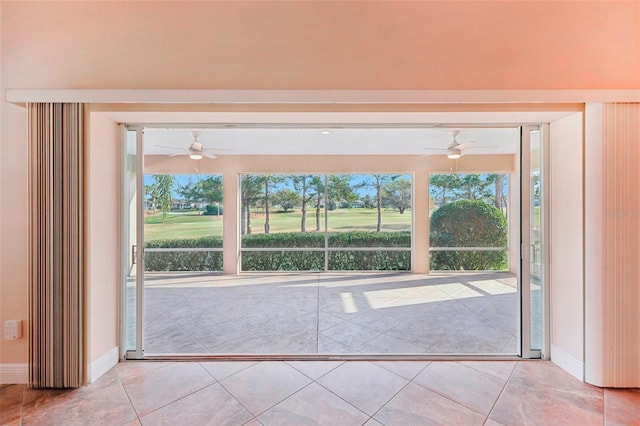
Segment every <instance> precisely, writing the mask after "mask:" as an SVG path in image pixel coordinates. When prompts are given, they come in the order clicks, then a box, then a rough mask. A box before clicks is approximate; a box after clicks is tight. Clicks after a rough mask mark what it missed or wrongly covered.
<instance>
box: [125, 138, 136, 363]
mask: <svg viewBox="0 0 640 426" xmlns="http://www.w3.org/2000/svg"><path fill="white" fill-rule="evenodd" d="M124 163H125V171H124V172H125V179H124V188H123V190H124V194H125V198H124V209H125V212H124V217H125V220H126V224H127V225H126V227H125V230H124V237H125V247H126V251H127V252H126V255H125V257H126V262H127V263H126V270H125V274H126V275H125V298H124V299H125V300H124V303H125V308H124V310H125V330H124V331H125V339H124V340H125V341H124V345H125V350H126V351H135V349H136V259H135V254H136V253H135V252H136V250H137V247H136V235H137V229H138V220H137V214H136V212H137V210H136V209H137V202H138V197H137V193H136V131H135V130H127V131H126V139H125V162H124Z"/></svg>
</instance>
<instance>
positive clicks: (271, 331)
mask: <svg viewBox="0 0 640 426" xmlns="http://www.w3.org/2000/svg"><path fill="white" fill-rule="evenodd" d="M196 127H197V126H191V128H184V129H169V130H167V129H155V128H148V129H146V130H145V132H144V134H142V133H143V132H142V127H131V128H130V130H129V133H130V137H129V139H130V140H135V143H136V147H137V149H138V151H137V152H139V153H140V155H139V156H136V155H134V157H135V159H130V160H131V161H133V162H135V163H136V164H137V165H138V169H137V170H140V171H139V172H138V173H134V175H135V176H136V179H137V185H135V188H136V190H137V191H138V193H139V194H141V196H140V197H137V198H136V197H130V198H131V199H135V200H136V203H138V204H142V207H138V208H137V210H136V215H134V216H135V217H134V218H133V219H131V221H132V222H134V221H135V222H136V223H137V224H138V225H137V227H138V228H141V229H139V230H137V231H136V233H135V241H136V244H133V245H134V246H136V247H144V249H143V250H137V249H135V252H134V255H133V256H132V258H133V259H135V260H136V262H137V264H136V265H135V267H134V266H133V265H132V268H131V269H130V270H135V271H136V272H135V274H131V276H130V279H129V286H128V288H127V289H128V292H129V294H131V295H133V296H132V297H130V298H129V299H128V304H127V311H128V316H127V327H128V328H127V330H131V331H132V333H131V336H134V339H129V340H128V343H129V347H128V348H129V350H130V351H131V354H132V355H131V357H143V356H145V355H149V354H169V355H175V354H193V353H196V354H208V355H255V354H260V355H266V356H269V355H278V354H280V355H282V354H287V355H318V356H326V355H347V354H371V355H376V354H388V353H393V354H400V355H406V354H413V355H424V354H452V355H455V354H458V355H459V354H465V355H468V354H473V355H478V356H481V355H502V354H508V355H515V354H517V353H518V352H519V337H521V336H520V331H519V327H520V317H519V316H520V303H521V300H520V298H521V297H522V295H523V293H522V292H521V291H520V287H519V281H518V277H517V274H518V273H519V271H520V270H519V264H520V258H519V253H518V252H517V251H516V252H514V250H516V248H517V247H519V245H520V244H519V238H520V212H519V209H520V203H519V201H520V200H519V197H518V196H515V195H514V194H516V193H518V192H519V188H518V186H519V184H520V178H519V173H520V167H521V163H520V154H519V150H520V146H521V142H522V141H521V128H520V127H512V126H508V127H490V128H487V127H483V128H467V129H465V130H463V131H458V132H456V133H455V135H454V134H453V133H452V129H442V128H438V129H432V128H428V127H418V126H403V127H399V128H393V127H391V128H386V127H382V126H381V127H371V128H367V127H353V128H347V129H337V128H330V130H327V128H318V127H316V126H301V127H302V128H282V127H277V128H261V129H256V128H253V127H250V126H249V127H247V128H243V127H242V126H238V127H236V128H235V129H229V128H224V127H215V126H213V127H211V128H207V129H204V130H203V129H200V130H199V131H198V132H199V135H200V139H199V141H200V142H201V144H202V145H200V149H211V154H212V155H211V156H214V157H217V158H209V157H207V156H204V155H203V156H200V158H194V157H193V156H192V154H193V152H192V151H193V143H192V140H191V136H192V134H193V131H194V130H193V129H194V128H196ZM342 130H344V131H342ZM331 135H334V136H335V137H333V138H328V137H327V136H331ZM261 137H262V138H263V139H262V140H261V139H260V138H261ZM456 137H458V138H460V139H461V140H464V141H465V142H466V143H467V145H468V150H465V151H463V152H461V153H460V154H462V155H459V156H458V157H455V155H454V156H451V155H450V151H452V150H453V151H461V150H460V149H459V148H452V146H451V144H452V143H453V142H455V141H456ZM243 138H248V139H243ZM264 138H266V139H264ZM248 140H249V141H251V142H247V141H248ZM256 140H257V141H259V142H256ZM452 140H453V142H452ZM185 141H187V142H185ZM417 141H418V142H417ZM245 144H246V145H245ZM265 146H266V147H268V148H265ZM301 147H302V148H301ZM261 150H262V151H261ZM269 150H270V151H269ZM286 150H290V151H289V153H284V152H287V151H286ZM291 151H293V152H291ZM317 151H321V152H320V153H318V154H316V155H314V152H317ZM178 152H179V153H181V154H177V153H178ZM176 154H177V155H176ZM183 154H184V155H183ZM363 154H366V155H363ZM454 154H457V153H454ZM129 155H131V154H129ZM445 175H449V176H457V177H461V179H462V180H463V181H464V182H465V184H466V185H467V188H466V189H467V193H468V194H471V198H474V197H475V199H476V201H478V203H482V205H490V204H492V203H493V205H494V206H493V208H494V209H496V210H497V211H498V212H499V213H500V214H501V215H502V216H501V217H503V218H504V223H503V228H504V229H503V231H504V235H502V237H496V238H497V239H495V240H487V241H485V243H486V244H483V245H482V246H476V245H469V244H467V245H466V246H464V245H463V246H458V245H456V244H457V243H453V242H449V243H447V244H441V242H437V241H435V240H433V241H430V235H431V236H432V237H433V235H434V234H435V232H434V231H435V230H434V229H433V226H434V222H435V220H434V218H433V214H435V209H440V208H444V207H445V206H444V205H445V204H451V203H455V202H457V201H459V200H458V199H456V200H453V199H451V196H449V198H447V195H445V196H444V197H443V199H442V200H443V201H444V203H443V202H440V204H438V203H437V202H436V201H435V200H433V202H432V198H433V197H432V195H431V194H432V191H431V189H430V186H429V185H430V182H431V184H433V181H434V179H433V177H434V176H445ZM465 179H466V180H465ZM436 180H437V179H436ZM165 181H166V182H173V187H171V188H169V189H168V190H165V193H168V194H169V198H170V200H169V201H166V200H165V203H164V204H165V207H164V208H163V209H162V211H160V209H158V206H157V205H156V202H155V201H154V194H153V191H154V189H155V190H157V188H154V185H155V184H156V183H157V184H160V183H163V182H164V183H166V182H165ZM178 181H179V182H180V183H179V184H176V182H178ZM476 181H478V182H479V183H478V182H476ZM473 182H475V184H476V186H477V187H478V188H477V189H474V190H473V191H471V190H470V189H469V185H470V183H473ZM204 183H207V184H209V183H211V184H212V185H213V184H214V183H215V184H217V185H218V193H219V197H218V198H215V197H213V196H211V197H209V198H210V199H207V200H206V201H205V197H204V195H202V188H201V189H200V192H198V190H197V189H198V187H199V186H200V187H201V186H202V185H204ZM156 186H157V185H156ZM210 186H211V185H210ZM481 187H482V188H481ZM490 188H493V189H490ZM462 191H463V188H462V187H460V188H459V189H458V190H457V193H458V195H457V198H463V197H460V194H462ZM469 191H471V192H469ZM474 191H475V192H474ZM478 191H479V192H482V191H484V192H485V195H487V194H489V195H491V194H493V198H492V197H490V196H484V197H480V196H479V195H478V194H479V192H478ZM492 191H493V192H492ZM194 194H199V195H194ZM223 195H224V200H223V199H222V198H223V197H222V196H223ZM223 201H224V202H223ZM303 201H304V203H303ZM216 203H217V204H216ZM496 203H499V205H498V206H496V205H495V204H496ZM167 206H169V207H167ZM216 206H217V207H216ZM152 208H155V210H156V211H155V213H152V214H151V213H150V212H149V211H147V210H149V209H152ZM215 208H217V209H218V210H217V211H215V212H214V210H215ZM207 209H208V210H211V212H212V213H217V214H214V215H213V216H214V217H205V216H206V215H207V212H208V210H207ZM130 211H132V210H130ZM139 215H142V216H139ZM141 217H143V218H144V220H141ZM468 222H469V221H468V220H467V221H466V222H465V221H463V223H468ZM429 223H431V224H432V226H431V229H430V228H429V226H428V224H429ZM201 225H202V226H203V228H200V231H198V229H199V226H201ZM425 225H426V226H425ZM216 226H218V228H215V227H216ZM481 226H482V225H481ZM170 227H171V228H172V229H171V230H169V229H168V228H170ZM130 229H137V228H136V226H133V227H130ZM214 229H218V230H219V234H216V235H213V233H215V232H218V231H215V230H214ZM192 232H205V233H207V235H199V234H198V235H195V234H194V235H192V234H191V233H192ZM208 234H212V235H208ZM441 234H442V233H441ZM153 235H156V236H157V235H164V236H170V238H163V239H159V238H157V239H154V238H152V236H153ZM206 238H209V240H210V241H209V240H207V241H208V242H207V243H202V244H200V243H198V242H197V241H196V240H201V239H206ZM159 240H162V242H161V243H159V242H158V241H159ZM214 240H215V241H214ZM474 244H477V243H474ZM453 249H455V250H453ZM461 252H464V253H461ZM469 252H474V253H469ZM514 253H515V254H514ZM468 254H474V255H475V259H476V260H475V261H471V260H470V259H471V258H472V257H473V256H471V257H470V256H468ZM456 257H457V258H465V257H466V260H465V261H464V262H466V263H460V262H459V259H458V260H456V261H454V260H452V259H454V258H456ZM446 258H448V259H449V260H448V261H447V260H446ZM478 258H480V259H483V258H484V260H485V261H478ZM203 259H204V260H203ZM443 259H445V260H443ZM487 259H489V260H487ZM447 262H448V263H447ZM487 262H488V263H487ZM443 265H444V266H443ZM487 265H489V266H487ZM221 270H222V271H225V272H227V273H225V274H223V273H221V272H220V271H221ZM436 270H437V271H436ZM230 271H233V272H235V273H231V274H229V273H228V272H230ZM408 272H409V273H408ZM410 272H413V273H410ZM425 272H431V273H425ZM238 273H240V274H238ZM135 318H140V319H141V321H138V322H136V321H135Z"/></svg>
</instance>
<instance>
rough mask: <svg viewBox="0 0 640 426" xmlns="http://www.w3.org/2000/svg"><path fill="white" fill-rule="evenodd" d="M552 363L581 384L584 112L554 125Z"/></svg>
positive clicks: (552, 147) (551, 170) (551, 149)
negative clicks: (577, 379)
mask: <svg viewBox="0 0 640 426" xmlns="http://www.w3.org/2000/svg"><path fill="white" fill-rule="evenodd" d="M549 136H550V138H549V140H550V150H549V151H550V153H549V154H550V159H549V162H550V164H549V165H550V194H549V195H550V216H551V218H550V236H549V237H550V238H549V246H550V248H551V251H550V265H549V267H550V291H551V353H550V354H551V360H552V361H553V362H555V363H556V364H558V365H560V366H561V367H562V368H564V369H565V370H567V371H569V372H570V373H571V374H573V375H574V376H576V377H578V378H580V379H583V377H584V374H583V370H584V356H583V346H584V339H583V333H584V324H583V322H584V320H583V315H584V310H583V301H584V275H583V266H584V262H583V243H584V238H583V201H582V198H583V184H582V178H583V170H582V169H583V166H582V161H583V148H582V146H583V142H582V141H583V137H582V113H577V114H574V115H571V116H569V117H566V118H563V119H561V120H558V121H555V122H553V123H551V125H550V135H549Z"/></svg>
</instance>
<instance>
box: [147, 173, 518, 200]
mask: <svg viewBox="0 0 640 426" xmlns="http://www.w3.org/2000/svg"><path fill="white" fill-rule="evenodd" d="M174 176H175V179H176V183H177V185H176V189H177V188H178V187H180V186H185V185H187V184H188V183H189V182H197V181H199V180H203V179H207V178H209V177H211V176H220V175H211V174H200V173H198V174H195V173H194V174H175V175H174ZM350 176H351V177H352V178H351V183H352V185H354V186H356V185H360V184H362V183H364V182H365V181H366V180H367V178H368V177H369V176H371V175H366V174H352V175H350ZM400 176H401V177H402V178H403V179H409V180H411V175H410V174H404V175H400ZM152 183H153V175H151V174H145V175H144V184H145V185H150V184H152ZM283 188H289V189H291V190H293V184H291V183H290V182H288V183H287V184H281V185H280V187H279V188H278V189H283ZM489 190H490V191H493V187H491V188H489ZM505 192H507V193H508V182H507V184H506V185H505ZM356 193H357V194H358V195H359V196H360V197H365V196H366V195H371V196H373V195H374V194H375V189H374V188H372V187H370V186H364V187H360V188H358V189H357V190H356ZM437 193H438V191H437V190H435V189H431V190H430V194H431V196H434V195H435V194H437ZM173 196H174V198H180V194H178V192H177V190H174V193H173Z"/></svg>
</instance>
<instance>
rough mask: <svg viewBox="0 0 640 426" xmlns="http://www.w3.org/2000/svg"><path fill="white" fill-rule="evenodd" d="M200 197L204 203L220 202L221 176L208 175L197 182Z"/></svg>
mask: <svg viewBox="0 0 640 426" xmlns="http://www.w3.org/2000/svg"><path fill="white" fill-rule="evenodd" d="M199 186H200V191H201V193H202V199H203V201H205V202H206V203H209V204H213V203H220V202H222V177H220V176H209V177H208V178H206V179H203V180H201V181H200V182H199Z"/></svg>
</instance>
